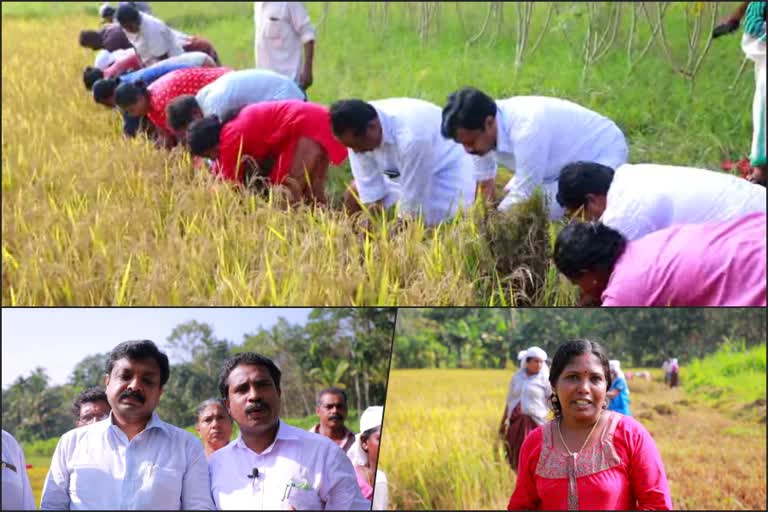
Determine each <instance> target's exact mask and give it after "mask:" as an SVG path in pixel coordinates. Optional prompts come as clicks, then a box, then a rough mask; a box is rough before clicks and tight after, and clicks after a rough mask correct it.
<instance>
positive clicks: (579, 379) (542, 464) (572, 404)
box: [507, 339, 672, 510]
mask: <svg viewBox="0 0 768 512" xmlns="http://www.w3.org/2000/svg"><path fill="white" fill-rule="evenodd" d="M610 375H611V374H610V370H609V366H608V357H607V356H606V354H605V352H604V350H603V348H602V347H601V346H600V344H598V343H595V342H593V341H589V340H581V339H579V340H573V341H569V342H567V343H564V344H563V345H561V346H560V347H559V348H558V349H557V352H556V353H555V356H554V358H553V359H552V369H551V373H550V375H549V381H550V384H551V385H552V397H551V402H552V408H553V410H554V413H555V419H553V420H552V421H549V422H547V423H545V424H544V425H541V426H539V427H537V428H536V429H535V430H534V431H533V432H531V433H530V435H528V437H526V439H525V441H524V442H523V446H522V447H521V449H520V467H519V468H518V472H517V481H516V483H515V490H514V492H513V494H512V496H511V497H510V499H509V504H508V506H507V508H508V509H509V510H566V509H567V510H670V509H671V508H672V498H671V497H670V493H669V485H668V484H667V477H666V474H665V472H664V465H663V463H662V461H661V456H660V455H659V451H658V449H657V448H656V443H655V442H654V441H653V438H652V437H651V435H650V434H649V433H648V431H647V430H646V429H645V427H643V426H642V425H641V424H640V423H638V422H637V421H636V420H635V419H633V418H632V417H631V416H624V415H623V414H618V413H615V412H613V411H608V410H606V393H607V391H608V389H609V387H610V384H611V376H610Z"/></svg>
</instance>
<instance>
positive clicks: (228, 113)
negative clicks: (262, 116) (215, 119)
mask: <svg viewBox="0 0 768 512" xmlns="http://www.w3.org/2000/svg"><path fill="white" fill-rule="evenodd" d="M247 106H248V105H242V106H240V107H235V108H230V109H229V110H225V111H224V112H222V114H221V125H222V126H224V125H225V124H227V123H228V122H230V121H232V120H233V119H234V118H236V117H237V116H239V115H240V112H242V111H243V109H244V108H245V107H247Z"/></svg>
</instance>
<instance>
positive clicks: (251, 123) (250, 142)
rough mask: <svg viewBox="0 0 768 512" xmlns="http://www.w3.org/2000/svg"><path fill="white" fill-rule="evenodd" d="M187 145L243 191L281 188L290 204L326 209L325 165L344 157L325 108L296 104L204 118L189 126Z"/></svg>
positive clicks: (258, 106) (273, 103)
mask: <svg viewBox="0 0 768 512" xmlns="http://www.w3.org/2000/svg"><path fill="white" fill-rule="evenodd" d="M187 143H188V146H189V150H190V152H191V153H192V154H193V155H194V156H200V157H205V158H209V159H211V160H216V162H215V164H214V166H213V169H212V172H213V173H214V174H216V175H218V176H220V177H221V178H223V179H225V180H230V181H234V182H236V183H239V184H242V185H245V186H246V187H254V186H255V187H256V188H258V187H259V186H260V185H261V184H262V183H259V181H262V182H266V184H268V185H270V186H283V187H285V188H286V189H287V191H288V200H289V201H290V203H291V204H297V203H300V202H306V203H315V204H318V205H325V204H326V203H327V200H326V196H325V182H326V176H327V173H328V166H329V163H333V164H335V165H339V164H341V163H342V162H343V161H344V160H345V159H346V158H347V149H346V148H345V147H344V146H343V145H341V144H340V143H339V142H337V141H336V139H334V138H333V135H332V134H331V129H330V114H329V112H328V109H327V108H326V107H324V106H322V105H317V104H315V103H308V102H304V101H296V100H292V101H270V102H263V103H255V104H253V105H248V106H246V107H244V108H243V109H242V110H240V111H239V112H232V113H230V114H229V115H226V116H224V118H223V119H219V118H218V117H217V116H208V117H204V118H203V119H200V120H198V121H195V122H193V123H192V124H191V125H190V126H189V129H188V130H187Z"/></svg>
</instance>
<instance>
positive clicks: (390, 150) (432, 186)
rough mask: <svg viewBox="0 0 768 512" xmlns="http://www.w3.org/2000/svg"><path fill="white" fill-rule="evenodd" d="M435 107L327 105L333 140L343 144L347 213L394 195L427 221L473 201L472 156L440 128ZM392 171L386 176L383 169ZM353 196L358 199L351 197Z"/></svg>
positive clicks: (414, 103)
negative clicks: (349, 180)
mask: <svg viewBox="0 0 768 512" xmlns="http://www.w3.org/2000/svg"><path fill="white" fill-rule="evenodd" d="M440 115H441V114H440V107H438V106H437V105H433V104H432V103H429V102H427V101H424V100H420V99H413V98H392V99H385V100H378V101H372V102H365V101H362V100H359V99H348V100H341V101H337V102H336V103H334V104H333V105H331V125H332V129H333V134H334V136H335V137H336V139H337V140H339V141H340V142H341V143H342V144H344V145H345V146H346V147H347V148H349V162H350V166H351V167H352V176H353V177H354V181H353V182H352V183H351V184H350V185H349V186H348V188H347V198H346V203H347V204H346V206H347V210H348V211H349V212H350V213H353V212H354V211H356V210H360V209H361V208H362V205H363V204H364V205H366V207H367V208H368V209H386V208H389V207H390V206H392V204H393V203H394V202H396V201H398V200H399V204H400V211H401V213H403V214H404V215H405V216H407V217H410V218H415V217H417V216H419V215H421V216H422V217H423V219H424V223H425V224H426V225H427V226H434V225H437V224H439V223H440V222H443V221H446V220H450V219H451V218H452V217H453V216H455V215H456V214H457V213H459V212H460V211H461V210H462V209H465V208H467V209H468V208H471V207H472V204H473V202H474V193H475V180H474V178H473V177H472V159H471V157H469V155H467V154H466V153H464V151H462V149H461V146H459V145H458V144H456V143H455V142H453V141H451V140H446V139H444V138H443V137H442V136H441V134H440ZM393 171H394V172H396V173H397V174H398V175H399V180H398V181H397V182H394V183H393V181H392V180H390V179H389V178H388V177H387V175H386V174H385V173H386V172H393ZM356 197H359V201H357V200H356Z"/></svg>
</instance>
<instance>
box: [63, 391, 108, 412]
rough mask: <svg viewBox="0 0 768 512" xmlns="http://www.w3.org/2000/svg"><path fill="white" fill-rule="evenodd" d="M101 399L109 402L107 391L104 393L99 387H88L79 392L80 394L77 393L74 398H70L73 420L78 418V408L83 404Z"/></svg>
mask: <svg viewBox="0 0 768 512" xmlns="http://www.w3.org/2000/svg"><path fill="white" fill-rule="evenodd" d="M101 400H103V401H105V402H107V404H109V400H107V393H105V392H104V390H103V389H101V388H90V389H86V390H85V391H82V392H80V394H78V395H77V396H76V397H75V398H74V400H72V415H73V416H74V417H75V420H79V419H80V408H81V407H82V406H83V404H87V403H92V402H99V401H101Z"/></svg>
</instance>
